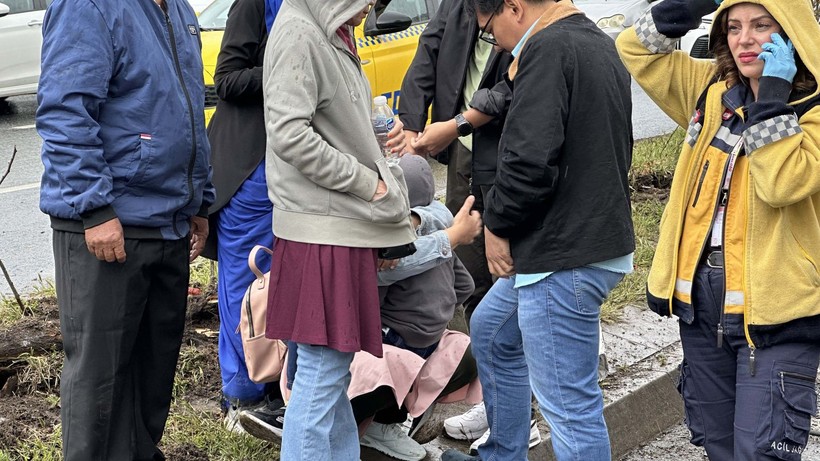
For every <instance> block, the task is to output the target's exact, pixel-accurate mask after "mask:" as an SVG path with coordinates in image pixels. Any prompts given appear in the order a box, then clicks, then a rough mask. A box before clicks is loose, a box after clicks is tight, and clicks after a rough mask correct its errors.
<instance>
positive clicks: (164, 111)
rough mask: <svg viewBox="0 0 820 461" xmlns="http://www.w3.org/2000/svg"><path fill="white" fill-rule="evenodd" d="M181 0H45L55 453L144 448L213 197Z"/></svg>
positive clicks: (155, 429) (195, 31)
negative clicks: (58, 422) (55, 319)
mask: <svg viewBox="0 0 820 461" xmlns="http://www.w3.org/2000/svg"><path fill="white" fill-rule="evenodd" d="M203 90H204V85H203V81H202V63H201V58H200V37H199V27H198V25H197V20H196V16H195V15H194V12H193V10H192V9H191V7H190V6H189V5H188V3H187V2H186V1H185V0H155V1H154V0H131V1H127V2H126V1H122V2H112V1H108V0H55V1H54V2H53V3H52V4H51V6H50V7H49V9H48V11H47V12H46V17H45V21H44V27H43V51H42V76H41V79H40V86H39V91H38V101H39V108H38V110H37V130H38V131H39V133H40V136H41V137H42V138H43V150H42V158H43V164H44V166H45V172H44V173H43V178H42V185H41V192H40V209H41V210H42V211H43V212H45V213H47V214H48V215H49V216H50V217H51V226H52V229H53V230H54V259H55V269H56V274H55V275H56V282H57V295H58V300H59V307H60V325H61V331H62V334H63V346H64V350H65V362H64V365H63V374H62V380H61V388H60V391H61V417H62V433H63V434H62V435H63V457H64V459H65V460H66V461H74V460H83V461H88V460H115V459H116V460H120V459H121V460H159V459H165V458H164V456H163V454H162V452H161V451H160V450H159V449H158V448H157V444H158V443H159V441H160V438H161V436H162V432H163V430H164V427H165V421H166V418H167V416H168V410H169V407H170V403H171V390H172V386H173V380H174V370H175V368H176V362H177V357H178V355H179V349H180V344H181V339H182V331H183V327H184V323H185V306H186V296H187V287H188V275H189V274H188V263H189V261H191V260H193V259H194V258H196V257H197V256H198V255H199V253H200V251H201V250H202V247H203V245H204V242H205V239H206V238H207V235H208V221H207V211H206V210H207V209H208V206H209V205H210V204H211V203H212V202H213V200H214V192H213V188H212V186H211V183H210V166H209V164H208V157H209V148H208V142H207V138H206V136H205V125H204V117H203V104H204V98H203V95H204V91H203Z"/></svg>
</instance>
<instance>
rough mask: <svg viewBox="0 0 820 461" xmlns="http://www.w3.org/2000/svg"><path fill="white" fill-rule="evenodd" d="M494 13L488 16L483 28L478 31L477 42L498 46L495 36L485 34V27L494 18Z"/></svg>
mask: <svg viewBox="0 0 820 461" xmlns="http://www.w3.org/2000/svg"><path fill="white" fill-rule="evenodd" d="M495 13H496V12H495V11H493V14H491V15H490V18H489V19H487V22H485V23H484V27H482V28H481V29H480V31H479V33H478V39H479V40H481V41H483V42H487V43H489V44H490V45H493V46H496V45H498V41H496V39H495V36H494V35H493V34H491V33H489V32H487V27H488V26H489V25H490V22H491V21H492V20H493V18H494V17H495Z"/></svg>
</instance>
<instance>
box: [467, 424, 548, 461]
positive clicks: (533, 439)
mask: <svg viewBox="0 0 820 461" xmlns="http://www.w3.org/2000/svg"><path fill="white" fill-rule="evenodd" d="M488 438H490V430H489V429H487V432H485V433H484V435H482V436H481V437H480V438H479V439H478V440H476V441H475V442H473V443H472V444H471V445H470V454H471V455H473V456H475V455H477V454H478V447H480V446H481V445H483V444H484V442H486V441H487V439H488ZM539 443H541V432H540V431H539V430H538V425H537V424H536V423H535V420H534V419H533V420H531V421H530V441H529V444H528V446H529V448H534V447H536V446H537V445H538V444H539Z"/></svg>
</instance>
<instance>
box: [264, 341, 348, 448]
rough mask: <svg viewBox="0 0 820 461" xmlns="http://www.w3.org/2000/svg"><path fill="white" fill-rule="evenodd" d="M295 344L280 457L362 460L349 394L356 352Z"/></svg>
mask: <svg viewBox="0 0 820 461" xmlns="http://www.w3.org/2000/svg"><path fill="white" fill-rule="evenodd" d="M297 348H298V350H299V353H298V358H297V359H296V360H297V363H296V367H297V368H296V379H295V382H294V383H293V393H291V396H290V402H288V411H287V412H285V425H284V428H283V434H282V451H281V458H280V459H281V461H331V460H333V461H335V460H354V461H355V460H358V459H359V433H358V428H357V426H356V420H355V419H354V417H353V408H352V407H351V406H350V400H348V398H347V387H348V386H349V385H350V363H351V362H352V361H353V353H352V352H351V353H348V352H339V351H337V350H334V349H330V348H328V347H325V346H311V345H309V344H302V343H298V345H297Z"/></svg>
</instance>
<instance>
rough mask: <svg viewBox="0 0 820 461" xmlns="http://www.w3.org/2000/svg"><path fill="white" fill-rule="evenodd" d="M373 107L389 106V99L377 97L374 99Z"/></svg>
mask: <svg viewBox="0 0 820 461" xmlns="http://www.w3.org/2000/svg"><path fill="white" fill-rule="evenodd" d="M373 105H374V106H386V105H387V98H386V97H385V96H376V97H375V98H373Z"/></svg>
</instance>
